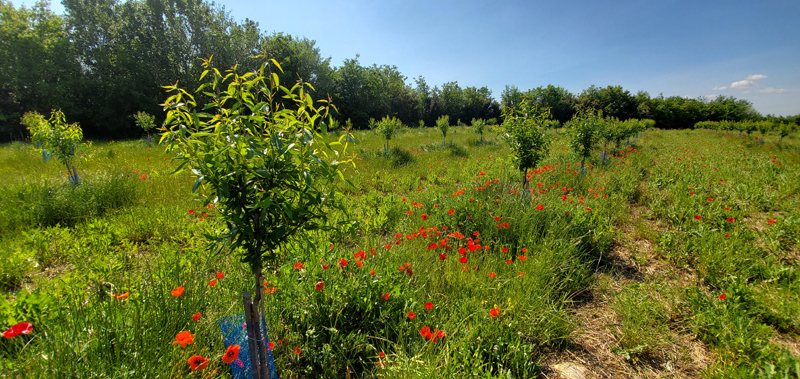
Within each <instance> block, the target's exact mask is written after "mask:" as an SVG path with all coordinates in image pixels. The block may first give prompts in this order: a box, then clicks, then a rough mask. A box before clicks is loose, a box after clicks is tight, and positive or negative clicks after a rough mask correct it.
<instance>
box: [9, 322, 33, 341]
mask: <svg viewBox="0 0 800 379" xmlns="http://www.w3.org/2000/svg"><path fill="white" fill-rule="evenodd" d="M31 331H33V324H31V323H29V322H20V323H18V324H16V325H14V326H12V327H10V328H8V329H7V330H6V331H5V332H3V337H5V338H13V337H16V336H18V335H20V334H28V333H30V332H31Z"/></svg>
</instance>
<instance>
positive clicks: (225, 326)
mask: <svg viewBox="0 0 800 379" xmlns="http://www.w3.org/2000/svg"><path fill="white" fill-rule="evenodd" d="M246 326H247V325H246V324H245V321H244V313H240V314H238V315H230V316H226V317H223V318H222V320H219V329H220V330H221V331H222V338H224V339H225V347H226V348H227V347H228V346H231V345H239V346H240V347H241V349H239V359H237V360H235V361H233V363H231V375H233V378H234V379H253V370H252V368H251V367H250V352H249V351H248V348H249V345H248V343H247V328H246ZM261 334H262V335H263V336H264V343H266V344H267V346H269V337H267V323H266V321H264V319H263V318H262V319H261ZM267 365H268V367H269V378H262V379H278V371H277V370H276V369H275V360H274V359H272V351H271V350H267Z"/></svg>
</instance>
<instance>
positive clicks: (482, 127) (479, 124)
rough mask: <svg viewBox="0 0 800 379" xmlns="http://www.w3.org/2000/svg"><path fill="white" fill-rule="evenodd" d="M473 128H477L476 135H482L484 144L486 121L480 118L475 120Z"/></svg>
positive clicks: (473, 120)
mask: <svg viewBox="0 0 800 379" xmlns="http://www.w3.org/2000/svg"><path fill="white" fill-rule="evenodd" d="M472 127H473V128H475V133H478V134H480V135H481V142H483V132H484V130H486V121H483V120H482V119H480V118H473V119H472Z"/></svg>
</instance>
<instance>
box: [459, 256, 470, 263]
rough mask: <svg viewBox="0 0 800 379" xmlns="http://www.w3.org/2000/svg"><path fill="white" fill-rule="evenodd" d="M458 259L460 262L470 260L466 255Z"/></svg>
mask: <svg viewBox="0 0 800 379" xmlns="http://www.w3.org/2000/svg"><path fill="white" fill-rule="evenodd" d="M458 261H459V262H461V263H467V261H469V260H468V259H467V257H466V256H465V255H464V256H461V258H459V259H458Z"/></svg>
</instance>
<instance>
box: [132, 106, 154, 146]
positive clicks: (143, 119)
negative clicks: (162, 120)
mask: <svg viewBox="0 0 800 379" xmlns="http://www.w3.org/2000/svg"><path fill="white" fill-rule="evenodd" d="M133 119H134V120H136V126H138V127H140V128H142V129H144V131H145V133H147V143H150V130H152V129H153V128H155V127H156V116H151V115H149V114H148V113H147V112H136V114H134V115H133Z"/></svg>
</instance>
